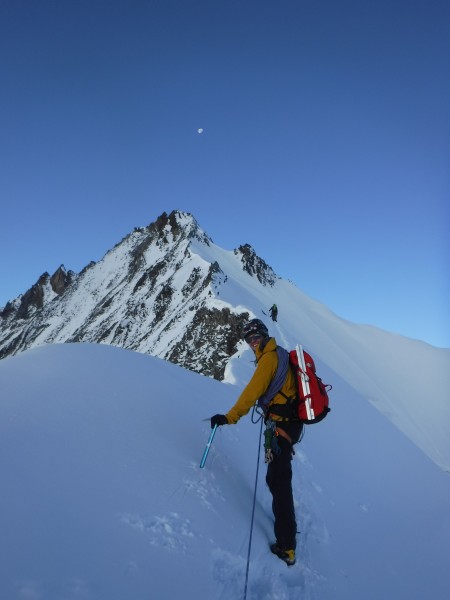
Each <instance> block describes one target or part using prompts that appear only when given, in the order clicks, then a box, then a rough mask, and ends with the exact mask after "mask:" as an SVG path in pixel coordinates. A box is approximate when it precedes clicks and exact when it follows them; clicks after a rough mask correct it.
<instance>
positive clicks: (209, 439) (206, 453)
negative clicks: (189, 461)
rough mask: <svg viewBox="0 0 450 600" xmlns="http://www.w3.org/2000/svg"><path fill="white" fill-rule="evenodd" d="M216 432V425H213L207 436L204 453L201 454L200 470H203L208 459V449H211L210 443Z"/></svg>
mask: <svg viewBox="0 0 450 600" xmlns="http://www.w3.org/2000/svg"><path fill="white" fill-rule="evenodd" d="M216 430H217V425H214V427H213V428H212V429H211V433H210V434H209V438H208V441H207V443H206V448H205V451H204V452H203V456H202V460H201V461H200V469H203V467H204V466H205V462H206V459H207V457H208V453H209V449H210V448H211V444H212V441H213V439H214V436H215V435H216Z"/></svg>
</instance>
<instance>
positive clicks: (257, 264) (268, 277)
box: [235, 244, 277, 286]
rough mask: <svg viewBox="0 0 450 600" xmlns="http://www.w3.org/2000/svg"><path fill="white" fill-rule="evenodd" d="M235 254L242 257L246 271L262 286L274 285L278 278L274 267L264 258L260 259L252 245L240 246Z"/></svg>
mask: <svg viewBox="0 0 450 600" xmlns="http://www.w3.org/2000/svg"><path fill="white" fill-rule="evenodd" d="M235 254H236V255H239V254H241V255H242V257H241V260H242V265H243V268H244V271H246V272H247V273H248V274H249V275H251V276H252V277H256V278H257V279H258V281H259V282H260V283H262V285H270V286H273V285H274V283H275V280H276V279H277V276H276V275H275V273H274V272H273V270H272V267H269V265H268V264H267V263H266V262H265V261H264V260H263V259H262V258H259V256H257V255H256V254H255V251H254V250H253V248H252V247H251V246H250V244H244V246H239V248H238V249H237V250H235Z"/></svg>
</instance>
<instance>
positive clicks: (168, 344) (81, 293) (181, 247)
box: [0, 211, 276, 379]
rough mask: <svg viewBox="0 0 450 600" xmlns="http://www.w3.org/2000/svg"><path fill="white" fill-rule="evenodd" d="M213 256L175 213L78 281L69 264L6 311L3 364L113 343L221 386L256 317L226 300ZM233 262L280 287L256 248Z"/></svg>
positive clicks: (2, 315)
mask: <svg viewBox="0 0 450 600" xmlns="http://www.w3.org/2000/svg"><path fill="white" fill-rule="evenodd" d="M214 248H217V247H214V245H213V242H212V240H211V238H210V237H209V236H207V235H206V234H205V233H204V232H203V231H202V230H201V229H200V227H199V226H198V224H197V222H196V220H195V219H194V218H193V217H192V216H191V215H189V214H187V213H183V212H181V211H173V212H171V213H170V214H166V213H163V214H162V215H161V216H160V217H158V218H157V219H156V221H155V222H154V223H151V224H150V225H149V226H148V227H140V228H135V229H134V231H133V232H132V233H130V234H129V235H127V236H126V237H125V238H124V239H123V240H122V241H121V242H119V243H118V244H116V246H115V247H114V248H113V249H111V250H109V251H108V252H107V253H106V254H105V256H104V257H103V259H102V260H101V261H99V262H98V263H95V262H91V263H89V265H87V266H86V267H85V268H84V269H83V270H82V271H81V272H80V273H79V274H75V273H73V272H72V271H68V272H67V271H66V270H65V268H64V266H63V265H61V266H60V267H59V268H58V269H57V270H56V271H55V273H54V274H53V275H52V276H50V275H49V274H48V273H44V274H43V275H41V277H40V278H39V279H38V281H37V282H36V283H35V284H34V285H33V286H32V287H31V288H30V289H29V290H28V291H27V292H26V293H25V294H23V295H21V296H19V297H18V298H16V299H15V300H12V301H10V302H8V303H7V304H6V306H5V307H4V308H3V309H0V358H4V357H6V356H11V355H14V354H17V353H18V352H21V351H23V350H26V349H28V348H32V347H34V346H38V345H42V344H48V343H61V342H91V343H105V344H112V345H116V346H120V347H122V348H128V349H131V350H135V351H138V352H145V353H148V354H152V355H154V356H159V357H161V358H164V359H166V360H170V361H172V362H174V363H176V364H178V365H181V366H183V367H185V368H188V369H191V370H193V371H196V372H198V373H202V374H204V375H206V376H209V377H214V378H216V379H222V378H223V376H224V371H225V367H226V364H227V361H228V360H229V358H230V357H231V356H232V355H233V354H234V353H235V352H236V351H237V346H238V343H239V341H240V331H241V329H242V325H243V323H244V322H245V321H246V320H247V319H248V318H249V314H248V312H247V311H245V309H242V308H241V309H240V310H237V309H234V308H233V307H232V306H231V305H230V304H229V303H227V302H224V301H222V299H221V298H222V295H223V292H224V291H226V289H228V288H227V286H229V284H230V280H229V275H228V274H227V273H226V272H225V271H224V270H223V268H222V266H221V264H220V261H221V259H220V258H218V259H217V260H216V259H215V258H214V257H216V256H217V257H219V256H221V254H220V252H217V250H214ZM234 254H235V256H236V260H238V261H239V262H238V264H241V265H242V269H243V270H244V271H245V272H246V273H248V274H249V275H250V276H251V277H254V278H256V279H257V280H258V281H259V282H260V283H261V284H262V285H273V282H274V281H275V279H276V275H275V274H274V273H273V271H272V269H271V268H270V267H269V266H268V265H267V264H266V263H265V262H264V261H263V260H262V259H260V258H259V257H258V256H256V254H255V253H254V251H253V249H252V248H251V246H249V245H245V246H241V247H240V248H239V249H238V250H236V251H235V253H234ZM211 257H213V258H211ZM234 284H236V282H234Z"/></svg>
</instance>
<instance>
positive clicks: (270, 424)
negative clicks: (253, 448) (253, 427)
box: [264, 418, 281, 463]
mask: <svg viewBox="0 0 450 600" xmlns="http://www.w3.org/2000/svg"><path fill="white" fill-rule="evenodd" d="M278 435H279V430H278V429H277V426H276V423H275V421H272V419H270V418H269V419H267V421H266V430H265V431H264V450H265V462H266V463H270V462H272V461H273V459H274V456H278V455H279V454H280V453H281V448H280V446H279V444H278Z"/></svg>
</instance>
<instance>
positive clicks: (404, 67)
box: [0, 0, 450, 347]
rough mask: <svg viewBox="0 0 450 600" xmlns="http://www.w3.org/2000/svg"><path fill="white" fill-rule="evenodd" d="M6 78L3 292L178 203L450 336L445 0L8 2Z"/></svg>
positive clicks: (372, 314) (368, 304)
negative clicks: (448, 305) (199, 130)
mask: <svg viewBox="0 0 450 600" xmlns="http://www.w3.org/2000/svg"><path fill="white" fill-rule="evenodd" d="M0 77H1V85H0V131H1V136H0V199H1V213H0V234H1V249H2V251H1V253H0V306H2V305H4V304H5V303H6V302H7V300H8V299H11V298H13V297H15V296H17V295H18V294H19V293H22V292H24V291H26V289H28V288H29V287H30V286H31V285H32V284H33V283H34V282H35V281H36V280H37V278H38V277H39V275H40V274H41V273H43V272H44V271H49V272H53V271H54V270H55V269H56V268H57V267H58V266H59V265H60V264H61V263H64V264H65V266H66V268H68V269H73V270H74V271H79V270H81V269H82V268H83V267H84V266H85V265H86V264H87V263H88V262H89V261H90V260H99V259H100V258H101V257H102V255H103V254H104V253H105V251H106V250H108V249H109V248H110V247H112V246H113V245H114V244H115V243H116V242H118V241H119V240H120V239H121V238H122V237H123V236H125V235H126V234H127V233H129V232H130V231H131V230H132V229H133V227H136V226H144V225H147V224H149V223H150V222H152V221H153V220H154V219H155V218H156V217H157V216H158V215H159V214H160V213H161V212H163V211H166V212H170V211H171V210H172V209H175V208H178V209H181V210H186V211H188V212H191V213H192V214H194V216H195V217H196V218H197V220H198V221H199V223H200V225H201V226H202V227H203V229H205V230H206V231H207V233H208V234H209V235H210V236H211V237H212V238H213V240H214V241H215V242H216V243H217V244H218V245H220V246H222V247H224V248H228V249H233V248H235V247H237V246H238V245H240V244H244V243H250V244H252V246H253V247H254V248H255V250H256V252H257V253H258V254H259V255H260V256H261V257H262V258H264V259H265V260H266V261H267V262H268V263H269V264H270V265H271V266H272V267H273V268H274V270H275V271H276V272H277V274H278V275H280V276H282V277H285V278H288V279H291V280H292V281H293V282H294V283H295V284H296V285H297V286H298V287H300V288H301V289H302V290H303V291H304V292H306V293H307V294H308V295H310V296H312V297H314V298H316V299H318V300H320V301H321V302H323V303H325V304H326V305H327V306H329V308H331V309H332V310H334V311H335V312H336V313H337V314H339V315H340V316H342V317H344V318H347V319H349V320H351V321H355V322H362V323H370V324H373V325H376V326H378V327H382V328H383V329H387V330H389V331H394V332H398V333H401V334H403V335H407V336H409V337H414V338H419V339H423V340H425V341H427V342H429V343H432V344H434V345H438V346H446V347H450V318H449V311H448V308H447V304H448V298H449V296H450V294H449V291H450V289H449V288H450V281H449V256H450V247H449V246H450V244H449V241H448V237H449V236H448V233H447V231H448V226H449V223H450V219H449V211H450V209H449V204H450V203H449V196H450V186H449V162H450V161H449V159H450V110H449V107H450V4H449V3H448V2H445V1H443V0H435V1H433V2H428V1H418V0H398V1H395V0H390V1H384V0H381V1H378V2H369V1H363V0H340V1H339V2H338V1H336V0H323V1H320V0H297V1H284V0H278V1H277V2H275V1H265V0H259V1H258V2H253V1H245V0H240V1H233V0H228V1H222V0H216V1H214V2H213V1H206V0H198V1H190V0H184V1H182V0H177V1H172V0H161V1H150V0H149V1H146V2H144V1H134V2H133V1H128V2H126V1H119V0H110V1H97V0H89V1H88V0H86V1H83V0H77V1H65V0H54V1H47V0H42V1H41V2H35V1H32V0H23V1H21V2H17V1H16V0H3V1H2V3H1V4H0ZM199 128H203V130H204V131H203V133H198V129H199ZM274 301H276V298H274ZM299 319H301V315H299Z"/></svg>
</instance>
